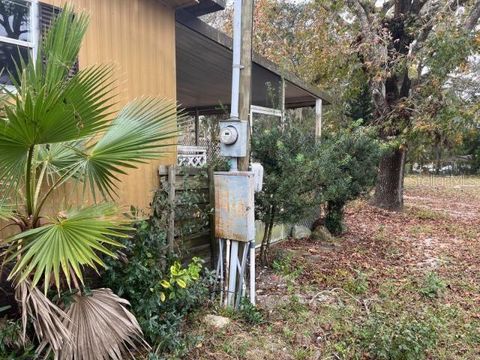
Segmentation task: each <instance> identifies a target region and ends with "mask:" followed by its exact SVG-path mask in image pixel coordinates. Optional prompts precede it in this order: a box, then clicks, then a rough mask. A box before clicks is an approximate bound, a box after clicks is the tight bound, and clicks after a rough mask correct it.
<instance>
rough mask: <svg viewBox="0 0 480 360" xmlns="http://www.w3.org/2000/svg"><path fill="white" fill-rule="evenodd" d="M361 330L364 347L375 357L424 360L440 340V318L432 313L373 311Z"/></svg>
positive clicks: (359, 337) (361, 345)
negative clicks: (392, 313)
mask: <svg viewBox="0 0 480 360" xmlns="http://www.w3.org/2000/svg"><path fill="white" fill-rule="evenodd" d="M357 332H358V334H357V336H358V339H359V341H360V347H361V348H363V350H364V351H366V352H367V353H368V354H369V356H370V357H371V358H374V359H385V360H421V359H425V358H426V357H427V355H428V351H429V350H432V349H434V348H435V346H436V344H437V341H438V321H437V320H436V318H435V317H433V316H431V314H408V315H404V314H401V315H399V316H391V315H388V314H383V313H373V314H372V315H370V317H369V319H368V320H367V322H366V324H364V325H363V326H362V327H361V328H359V329H357Z"/></svg>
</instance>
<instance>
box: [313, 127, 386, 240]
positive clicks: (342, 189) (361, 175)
mask: <svg viewBox="0 0 480 360" xmlns="http://www.w3.org/2000/svg"><path fill="white" fill-rule="evenodd" d="M381 153H382V152H381V147H380V146H379V143H378V142H377V141H375V140H374V139H373V136H372V134H371V133H369V131H368V130H367V129H365V128H363V127H362V126H361V124H360V123H357V124H355V125H353V126H352V127H351V128H349V129H345V130H339V131H337V132H336V133H330V134H327V135H326V136H325V139H323V140H322V143H321V144H320V145H319V146H318V147H317V148H316V155H315V159H316V163H315V166H314V167H315V169H317V170H318V178H317V181H316V182H315V183H314V184H316V187H317V191H319V193H320V196H321V201H322V203H324V204H326V206H325V226H326V228H327V229H328V230H329V231H330V232H331V233H332V234H333V235H338V234H341V233H342V232H343V231H344V230H345V225H344V223H343V218H344V213H343V211H344V208H345V205H346V204H347V203H348V202H349V201H352V200H354V199H356V198H358V197H360V196H363V195H366V194H368V192H369V191H370V190H371V189H372V188H373V186H374V185H375V180H376V177H377V166H378V162H379V159H380V156H381Z"/></svg>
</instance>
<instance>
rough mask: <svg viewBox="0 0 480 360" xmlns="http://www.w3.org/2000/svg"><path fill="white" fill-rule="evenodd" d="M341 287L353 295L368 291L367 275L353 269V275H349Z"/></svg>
mask: <svg viewBox="0 0 480 360" xmlns="http://www.w3.org/2000/svg"><path fill="white" fill-rule="evenodd" d="M343 288H344V289H345V290H346V291H348V292H349V293H352V294H354V295H362V294H365V293H366V292H367V291H368V277H367V275H366V274H365V273H364V272H361V271H359V270H355V276H349V277H348V279H347V281H346V282H345V284H344V286H343Z"/></svg>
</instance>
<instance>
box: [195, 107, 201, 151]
mask: <svg viewBox="0 0 480 360" xmlns="http://www.w3.org/2000/svg"><path fill="white" fill-rule="evenodd" d="M199 132H200V112H199V111H198V108H195V146H198V144H199V143H200V133H199Z"/></svg>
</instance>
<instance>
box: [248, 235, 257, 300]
mask: <svg viewBox="0 0 480 360" xmlns="http://www.w3.org/2000/svg"><path fill="white" fill-rule="evenodd" d="M249 245H250V273H249V276H250V302H251V303H252V305H255V291H256V290H255V240H252V241H250V243H249Z"/></svg>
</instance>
